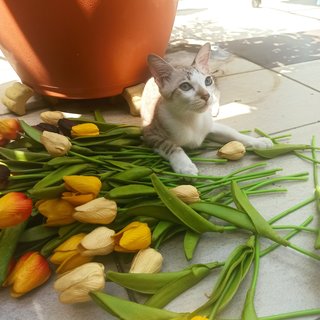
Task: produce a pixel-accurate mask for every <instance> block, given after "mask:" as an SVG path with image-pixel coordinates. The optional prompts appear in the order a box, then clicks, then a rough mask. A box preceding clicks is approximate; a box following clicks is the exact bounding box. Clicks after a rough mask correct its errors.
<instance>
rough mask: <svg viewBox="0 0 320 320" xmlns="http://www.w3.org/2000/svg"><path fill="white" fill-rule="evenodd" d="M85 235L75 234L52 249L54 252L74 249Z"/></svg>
mask: <svg viewBox="0 0 320 320" xmlns="http://www.w3.org/2000/svg"><path fill="white" fill-rule="evenodd" d="M85 236H86V233H78V234H75V235H74V236H72V237H70V238H69V239H68V240H66V241H65V242H63V243H61V244H60V246H58V247H56V248H55V249H54V252H58V251H70V250H76V249H77V247H78V244H79V243H80V241H81V240H82V239H83V238H84V237H85Z"/></svg>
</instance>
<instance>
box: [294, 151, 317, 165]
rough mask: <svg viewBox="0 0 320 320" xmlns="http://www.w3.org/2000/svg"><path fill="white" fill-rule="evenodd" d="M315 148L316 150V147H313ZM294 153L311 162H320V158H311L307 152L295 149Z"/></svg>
mask: <svg viewBox="0 0 320 320" xmlns="http://www.w3.org/2000/svg"><path fill="white" fill-rule="evenodd" d="M313 150H314V149H313ZM294 154H295V155H296V156H298V157H299V158H301V159H304V160H308V161H311V162H313V163H314V164H320V161H319V160H316V159H313V158H311V157H308V156H306V155H305V154H302V153H301V152H297V151H294Z"/></svg>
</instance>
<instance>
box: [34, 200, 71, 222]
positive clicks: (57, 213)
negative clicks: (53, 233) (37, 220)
mask: <svg viewBox="0 0 320 320" xmlns="http://www.w3.org/2000/svg"><path fill="white" fill-rule="evenodd" d="M35 206H36V208H37V209H38V211H39V212H40V213H41V214H42V215H44V216H45V217H47V221H46V224H45V225H46V226H48V227H53V226H62V225H66V224H70V223H72V222H74V221H75V219H74V218H73V217H72V215H73V214H74V212H75V210H74V207H73V206H72V205H71V204H70V203H69V202H68V201H66V200H63V199H47V200H40V201H38V202H37V203H36V205H35Z"/></svg>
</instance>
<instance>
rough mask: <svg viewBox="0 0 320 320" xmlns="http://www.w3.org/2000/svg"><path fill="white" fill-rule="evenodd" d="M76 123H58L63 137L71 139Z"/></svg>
mask: <svg viewBox="0 0 320 320" xmlns="http://www.w3.org/2000/svg"><path fill="white" fill-rule="evenodd" d="M75 125H76V123H75V122H74V121H71V120H69V119H60V120H59V121H58V127H59V129H60V131H61V132H62V134H63V135H65V136H67V137H70V138H71V129H72V127H73V126H75Z"/></svg>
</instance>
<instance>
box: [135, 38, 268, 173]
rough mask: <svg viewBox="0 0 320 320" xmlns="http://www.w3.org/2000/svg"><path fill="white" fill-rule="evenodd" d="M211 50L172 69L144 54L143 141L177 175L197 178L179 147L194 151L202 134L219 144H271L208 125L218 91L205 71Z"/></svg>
mask: <svg viewBox="0 0 320 320" xmlns="http://www.w3.org/2000/svg"><path fill="white" fill-rule="evenodd" d="M210 52H211V49H210V44H209V43H206V44H205V45H204V46H202V47H201V48H200V50H199V52H198V53H197V55H196V57H195V59H194V61H193V63H192V65H191V66H188V67H182V66H181V67H173V66H172V65H171V64H169V63H168V62H166V61H165V60H163V59H162V58H160V57H158V56H157V55H149V56H148V64H149V69H150V72H151V74H152V76H153V78H151V79H150V80H149V81H148V82H147V83H146V86H145V89H144V92H143V94H142V103H141V117H142V126H143V139H144V141H145V143H146V144H147V145H149V146H151V147H152V148H154V150H155V151H156V152H157V153H159V154H160V155H161V156H162V157H163V158H165V159H166V160H168V161H169V162H170V165H171V167H172V169H173V170H174V171H175V172H177V173H184V174H191V175H197V174H198V168H197V167H196V165H195V164H194V163H193V162H192V161H191V160H190V158H189V157H188V156H187V154H186V153H185V151H184V150H183V147H187V148H195V147H199V146H200V145H201V144H202V142H203V140H204V139H205V138H206V137H207V136H209V137H210V139H212V140H214V141H216V142H220V143H227V142H229V141H232V140H237V141H240V142H242V143H243V144H244V145H245V146H252V147H254V148H259V149H264V148H268V147H271V146H272V142H271V140H270V139H267V138H254V137H250V136H247V135H244V134H241V133H239V132H238V131H236V130H235V129H232V128H230V127H228V126H225V125H223V124H219V123H216V122H214V121H213V118H212V115H215V114H217V113H218V108H219V91H218V89H217V87H216V85H215V81H214V79H213V78H212V76H211V75H210V73H209V59H210Z"/></svg>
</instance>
